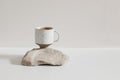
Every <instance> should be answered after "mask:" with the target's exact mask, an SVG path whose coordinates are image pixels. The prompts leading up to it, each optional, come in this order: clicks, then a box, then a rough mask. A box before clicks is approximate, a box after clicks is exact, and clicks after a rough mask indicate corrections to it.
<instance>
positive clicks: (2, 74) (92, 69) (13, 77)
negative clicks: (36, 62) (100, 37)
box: [0, 48, 120, 80]
mask: <svg viewBox="0 0 120 80" xmlns="http://www.w3.org/2000/svg"><path fill="white" fill-rule="evenodd" d="M30 49H31V48H0V80H120V49H115V48H114V49H112V48H111V49H110V48H108V49H102V48H101V49H100V48H99V49H97V48H96V49H95V48H91V49H90V48H86V49H83V48H64V49H62V48H59V50H61V51H62V52H64V53H65V54H67V55H68V56H69V57H70V59H69V61H68V63H66V64H65V65H63V66H33V67H28V66H22V65H20V62H21V58H22V56H23V55H24V54H25V52H26V51H27V50H30Z"/></svg>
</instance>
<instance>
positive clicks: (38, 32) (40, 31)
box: [35, 27, 59, 48]
mask: <svg viewBox="0 0 120 80" xmlns="http://www.w3.org/2000/svg"><path fill="white" fill-rule="evenodd" d="M55 33H56V34H57V39H56V40H55V38H54V34H55ZM58 40H59V33H58V32H56V31H55V30H54V28H52V27H37V28H35V43H36V44H37V45H39V46H40V48H46V47H48V46H49V45H51V44H52V43H54V42H56V41H58Z"/></svg>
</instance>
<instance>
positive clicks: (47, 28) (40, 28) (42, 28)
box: [35, 26, 53, 30]
mask: <svg viewBox="0 0 120 80" xmlns="http://www.w3.org/2000/svg"><path fill="white" fill-rule="evenodd" d="M35 29H38V30H52V29H53V27H49V26H46V27H36V28H35Z"/></svg>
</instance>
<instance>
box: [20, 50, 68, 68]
mask: <svg viewBox="0 0 120 80" xmlns="http://www.w3.org/2000/svg"><path fill="white" fill-rule="evenodd" d="M67 59H68V56H66V55H65V54H63V53H62V52H61V51H59V50H55V49H52V48H45V49H32V50H30V51H28V52H27V53H26V54H25V56H24V57H23V59H22V62H21V64H22V65H25V66H38V65H53V66H60V65H63V64H64V63H65V62H66V61H67Z"/></svg>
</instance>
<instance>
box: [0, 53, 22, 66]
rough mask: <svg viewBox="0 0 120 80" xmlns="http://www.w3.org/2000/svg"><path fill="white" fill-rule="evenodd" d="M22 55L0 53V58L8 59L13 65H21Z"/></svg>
mask: <svg viewBox="0 0 120 80" xmlns="http://www.w3.org/2000/svg"><path fill="white" fill-rule="evenodd" d="M22 57H23V55H3V54H2V55H1V54H0V60H1V59H4V60H9V61H10V63H11V64H13V65H21V61H22Z"/></svg>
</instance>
